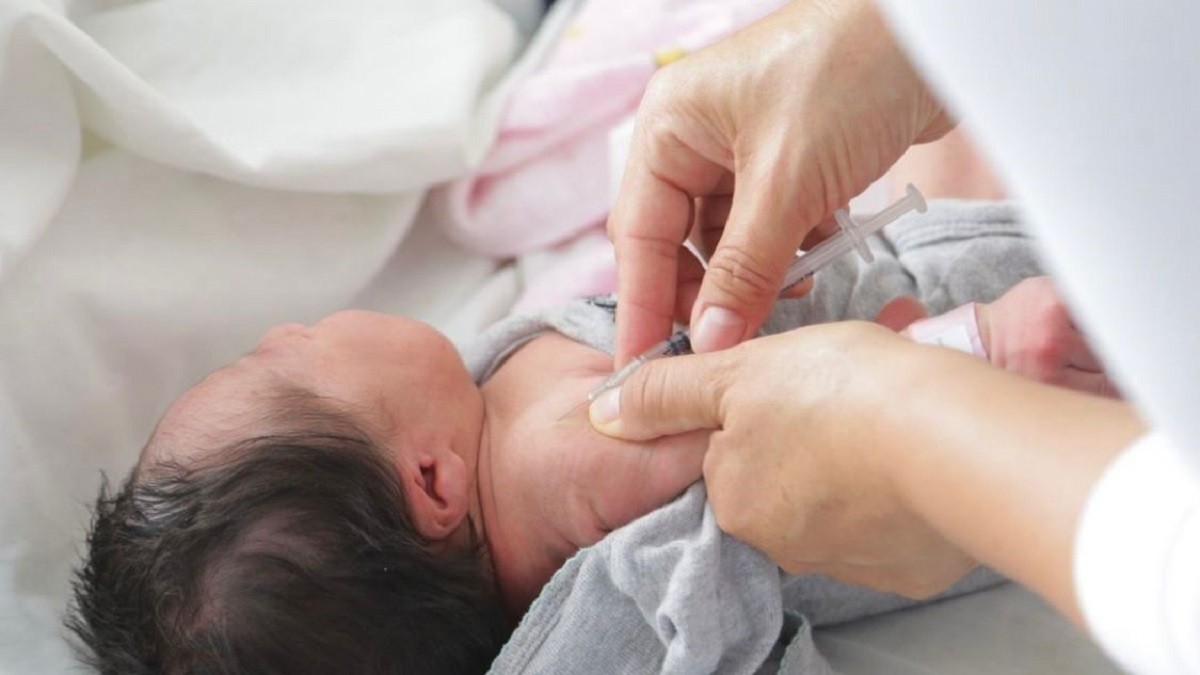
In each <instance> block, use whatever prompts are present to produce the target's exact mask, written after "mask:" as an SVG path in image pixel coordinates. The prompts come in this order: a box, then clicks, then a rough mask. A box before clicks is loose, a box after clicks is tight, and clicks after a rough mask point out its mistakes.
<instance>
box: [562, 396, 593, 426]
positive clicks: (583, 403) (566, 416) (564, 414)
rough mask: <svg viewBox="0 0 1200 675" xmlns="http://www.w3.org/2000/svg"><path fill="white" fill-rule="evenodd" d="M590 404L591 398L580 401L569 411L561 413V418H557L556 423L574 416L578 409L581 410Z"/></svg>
mask: <svg viewBox="0 0 1200 675" xmlns="http://www.w3.org/2000/svg"><path fill="white" fill-rule="evenodd" d="M591 402H592V399H591V398H585V399H583V400H582V401H580V402H579V403H577V404H575V405H574V406H571V409H570V410H568V411H567V412H565V413H563V416H562V417H560V418H558V421H559V422H561V421H563V420H565V419H567V418H568V417H570V416H571V415H574V414H575V413H576V412H578V411H579V409H580V408H582V407H584V406H586V405H587V404H589V403H591Z"/></svg>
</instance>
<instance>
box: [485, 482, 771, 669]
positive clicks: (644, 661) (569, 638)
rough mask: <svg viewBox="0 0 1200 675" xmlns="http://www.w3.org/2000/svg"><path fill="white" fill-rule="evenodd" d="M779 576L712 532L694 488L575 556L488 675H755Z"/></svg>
mask: <svg viewBox="0 0 1200 675" xmlns="http://www.w3.org/2000/svg"><path fill="white" fill-rule="evenodd" d="M780 603H781V596H780V576H779V572H778V570H777V569H776V568H775V566H774V565H773V564H772V563H771V561H770V560H768V559H767V558H766V557H765V556H763V555H762V554H761V553H759V552H758V551H756V550H754V549H753V548H750V547H749V546H746V545H745V544H742V543H741V542H739V541H737V540H735V539H733V538H732V537H728V536H725V535H724V534H722V533H721V531H720V529H719V528H718V527H717V524H716V519H715V517H714V516H713V513H712V509H711V508H710V507H709V506H708V503H707V499H706V497H705V492H704V486H703V485H702V484H696V485H693V486H692V487H691V488H689V489H688V491H687V492H686V493H684V494H683V495H682V496H681V497H680V498H679V499H677V500H675V501H674V502H672V503H671V504H668V505H667V506H664V507H663V508H661V509H659V510H657V511H654V512H653V513H650V514H649V515H646V516H644V517H642V518H640V519H638V520H636V521H634V522H633V523H630V524H629V525H627V526H625V527H623V528H620V529H618V530H616V531H614V532H613V533H612V534H610V535H609V536H608V537H606V538H605V539H604V540H602V541H601V542H600V543H599V544H596V545H595V546H593V547H591V548H587V549H584V550H582V551H580V552H579V553H578V554H576V555H575V557H573V558H572V559H571V560H569V561H568V562H567V564H566V565H565V566H564V567H563V568H562V569H560V570H559V571H558V572H557V573H556V574H555V576H554V577H553V578H552V579H551V580H550V583H549V584H547V585H546V587H545V588H544V589H543V591H542V593H541V595H540V596H538V599H537V600H536V601H535V602H534V604H533V606H532V607H531V608H530V610H529V612H528V613H527V614H526V615H525V618H524V619H523V620H522V621H521V625H520V626H519V627H518V629H517V631H516V632H515V633H514V634H513V637H512V639H511V640H510V641H509V643H508V644H507V645H505V647H504V650H503V651H502V652H501V653H500V656H499V657H497V659H496V661H495V662H494V663H493V664H492V669H491V671H490V672H492V673H543V672H545V673H566V674H572V673H580V674H582V673H643V672H662V673H680V674H683V673H714V672H717V673H734V674H736V673H746V674H747V675H748V674H749V673H754V672H755V671H756V670H757V669H758V667H759V665H760V664H762V663H763V661H764V660H765V659H766V658H767V655H768V654H769V653H770V652H771V649H772V647H773V645H774V644H775V641H776V639H777V637H778V636H779V634H780V628H781V626H782V623H783V610H782V606H781V604H780Z"/></svg>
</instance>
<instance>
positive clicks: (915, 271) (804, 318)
mask: <svg viewBox="0 0 1200 675" xmlns="http://www.w3.org/2000/svg"><path fill="white" fill-rule="evenodd" d="M869 245H870V247H871V251H872V253H873V254H874V255H875V260H874V262H872V263H870V264H867V263H865V262H863V261H862V260H861V259H859V258H858V257H857V256H854V255H847V256H843V257H842V258H840V259H838V260H836V261H834V262H833V263H831V264H830V265H829V266H828V267H826V268H825V269H823V270H821V271H820V272H819V273H818V274H817V277H816V286H815V288H814V289H813V291H812V293H810V294H809V295H808V296H806V297H804V298H800V299H796V300H783V301H780V302H779V303H778V304H777V305H776V307H775V310H774V311H773V312H772V315H771V318H770V320H769V321H768V323H767V324H766V326H764V328H763V332H764V333H767V334H770V333H778V332H782V331H786V330H791V329H792V328H796V327H798V326H805V325H809V324H813V323H823V322H827V321H839V320H845V319H862V320H867V321H870V320H873V319H874V318H875V316H876V315H877V314H878V313H879V310H881V309H883V306H884V305H886V304H887V303H888V302H889V301H891V300H893V299H895V298H897V297H900V296H902V295H912V296H915V297H916V298H917V299H919V300H920V301H921V302H922V303H923V304H924V305H925V306H926V307H927V308H928V309H929V312H930V314H933V315H937V314H943V313H945V312H948V311H950V310H952V309H954V308H955V307H958V306H960V305H964V304H966V303H968V302H991V301H992V300H995V299H996V298H998V297H1000V296H1001V295H1003V294H1004V292H1005V291H1007V290H1008V289H1009V288H1012V287H1013V286H1014V285H1016V284H1017V283H1018V282H1020V281H1021V280H1022V279H1025V278H1027V277H1031V276H1037V275H1039V274H1043V271H1042V266H1041V263H1040V262H1039V261H1038V258H1037V255H1036V251H1035V246H1034V242H1033V241H1032V240H1030V239H1029V238H1028V237H1027V236H1026V235H1025V234H1024V232H1023V231H1022V228H1021V225H1020V219H1019V217H1018V212H1017V210H1016V208H1015V207H1014V206H1012V205H1011V204H1007V203H996V202H976V201H959V200H938V201H935V202H932V203H930V205H929V211H928V212H927V213H925V214H923V215H909V216H907V217H905V218H902V219H901V220H900V221H898V222H896V223H894V224H893V225H891V226H889V227H888V228H887V229H885V230H884V232H883V234H881V235H880V236H877V237H872V238H871V239H870V240H869Z"/></svg>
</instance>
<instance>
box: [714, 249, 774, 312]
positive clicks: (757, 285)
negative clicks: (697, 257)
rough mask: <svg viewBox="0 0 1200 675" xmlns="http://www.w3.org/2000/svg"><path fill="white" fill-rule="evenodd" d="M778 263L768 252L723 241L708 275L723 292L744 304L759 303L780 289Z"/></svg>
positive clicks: (771, 296) (772, 296)
mask: <svg viewBox="0 0 1200 675" xmlns="http://www.w3.org/2000/svg"><path fill="white" fill-rule="evenodd" d="M774 272H775V265H773V264H772V263H771V262H770V261H769V260H768V258H767V257H766V256H764V255H762V254H761V253H759V252H757V251H754V250H753V249H751V248H749V247H747V246H744V245H742V244H739V243H736V242H729V243H722V244H721V246H720V247H719V248H718V249H717V252H716V253H715V254H714V255H713V258H712V260H711V261H710V262H709V266H708V272H707V275H708V276H709V277H710V278H711V279H712V281H713V283H714V284H716V286H717V288H719V289H721V291H722V292H723V293H726V294H728V295H729V296H730V297H731V298H732V299H733V300H735V301H737V302H738V303H741V304H743V305H752V304H758V303H760V302H762V301H764V300H769V299H771V298H774V297H775V294H776V293H778V292H779V281H778V280H777V279H776V276H777V275H776V274H774Z"/></svg>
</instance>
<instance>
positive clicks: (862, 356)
mask: <svg viewBox="0 0 1200 675" xmlns="http://www.w3.org/2000/svg"><path fill="white" fill-rule="evenodd" d="M931 349H932V348H928V347H922V346H919V345H915V344H913V343H911V342H910V341H908V340H907V339H905V338H903V337H900V336H898V335H897V334H895V333H894V332H892V331H890V330H888V329H887V328H886V327H883V326H879V325H873V324H868V323H858V322H851V323H838V324H825V325H819V326H811V327H807V328H801V329H799V330H795V331H791V332H788V333H782V334H779V335H773V336H770V337H765V338H760V339H757V340H754V341H752V342H748V343H746V344H744V345H741V346H739V347H737V348H734V349H730V350H726V351H722V352H719V353H716V354H705V355H696V356H681V357H676V358H674V359H669V360H665V361H659V362H654V363H650V364H647V365H646V366H643V368H642V369H641V370H640V371H639V372H637V373H636V374H635V375H634V376H633V377H631V378H630V379H629V380H628V381H626V382H625V384H624V385H623V386H622V388H621V389H620V390H618V391H614V392H612V394H611V397H610V398H608V399H604V398H602V399H601V400H600V401H598V402H597V404H596V405H594V406H593V408H592V421H593V423H594V424H595V425H596V426H597V428H598V429H600V430H601V431H603V432H605V433H609V434H612V435H616V436H620V437H624V438H633V439H638V438H653V437H657V436H660V435H664V434H675V433H681V432H683V431H689V430H693V429H714V430H715V431H714V432H713V434H712V436H711V438H710V441H709V448H708V453H707V455H706V456H705V460H704V475H705V479H706V482H707V488H708V497H709V500H710V501H711V502H712V504H713V507H714V509H715V511H716V515H717V522H718V524H719V525H720V526H721V528H722V529H723V530H725V531H726V532H729V533H730V534H732V535H734V536H735V537H738V538H739V539H742V540H744V541H746V542H748V543H750V544H752V545H754V546H756V547H758V548H759V549H760V550H762V551H763V552H764V553H766V554H767V555H768V556H770V557H771V558H772V559H773V560H775V561H776V562H777V563H778V564H779V565H780V566H781V567H783V568H784V569H785V570H787V571H789V572H793V573H799V572H811V573H821V574H826V575H829V576H832V577H834V578H837V579H839V580H841V581H846V582H850V583H858V584H864V585H868V586H872V587H875V588H878V589H880V590H887V591H892V592H897V593H901V594H904V595H909V596H914V597H925V596H928V595H931V594H933V593H936V592H938V591H940V590H942V589H944V588H946V587H947V586H949V585H950V584H951V583H953V582H954V581H955V580H957V579H958V578H960V577H961V576H962V575H963V574H964V573H966V572H967V571H968V570H970V569H971V568H972V567H973V566H974V564H975V563H974V561H973V560H972V559H971V558H970V556H968V555H967V554H965V553H964V552H963V551H962V550H960V549H959V548H958V547H956V546H955V545H953V544H951V543H950V542H949V541H947V540H946V539H945V538H944V537H943V536H942V535H941V534H939V533H938V531H937V530H935V529H934V528H933V527H932V526H931V525H929V524H928V523H927V522H926V521H925V520H924V519H923V518H921V517H920V516H918V515H917V513H916V512H915V511H914V510H913V509H912V508H911V507H910V505H909V503H908V502H907V501H906V500H905V499H904V496H903V494H902V492H901V491H900V490H899V489H898V487H897V484H896V481H895V480H894V479H895V477H896V476H897V475H898V474H899V473H900V472H899V471H898V470H897V469H898V467H897V466H896V463H897V462H898V461H900V458H901V453H898V452H896V451H895V448H894V447H892V446H891V444H890V443H888V442H885V436H887V435H889V434H890V433H891V429H893V428H894V427H892V425H888V424H885V423H883V421H882V420H879V421H880V423H879V424H874V423H873V421H874V420H877V419H878V416H879V415H880V414H886V413H887V411H888V410H889V409H891V408H892V406H890V405H889V402H890V401H891V400H892V399H893V398H894V397H895V393H896V392H898V391H906V390H909V389H911V386H910V385H913V384H915V383H916V382H918V381H919V379H920V377H921V375H920V373H921V368H920V361H921V355H922V354H926V353H928V352H929V350H931ZM936 351H939V352H940V351H942V350H936ZM955 356H958V355H955ZM963 358H967V357H963ZM868 364H869V365H868ZM618 402H619V403H618ZM887 440H889V441H890V440H894V439H887Z"/></svg>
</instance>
